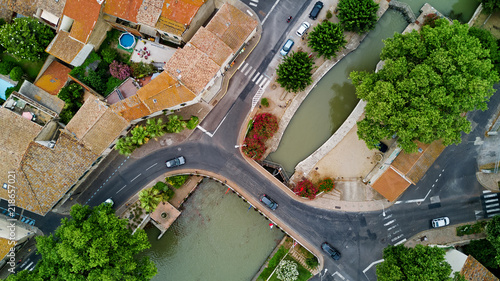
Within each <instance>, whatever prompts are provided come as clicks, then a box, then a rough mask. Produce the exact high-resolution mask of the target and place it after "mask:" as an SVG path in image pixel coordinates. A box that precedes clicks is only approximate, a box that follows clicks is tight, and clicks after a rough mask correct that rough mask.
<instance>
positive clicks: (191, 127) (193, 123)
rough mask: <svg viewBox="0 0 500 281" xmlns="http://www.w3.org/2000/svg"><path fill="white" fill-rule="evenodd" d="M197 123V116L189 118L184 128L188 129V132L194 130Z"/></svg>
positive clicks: (198, 120) (198, 119) (198, 121)
mask: <svg viewBox="0 0 500 281" xmlns="http://www.w3.org/2000/svg"><path fill="white" fill-rule="evenodd" d="M199 123H200V118H198V117H197V116H191V118H189V120H188V121H187V123H186V128H188V129H189V130H194V128H196V126H197V125H198V124H199Z"/></svg>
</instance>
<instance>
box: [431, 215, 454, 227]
mask: <svg viewBox="0 0 500 281" xmlns="http://www.w3.org/2000/svg"><path fill="white" fill-rule="evenodd" d="M431 224H432V227H434V228H438V227H442V226H447V225H449V224H450V219H449V218H448V217H442V218H437V219H433V220H432V221H431Z"/></svg>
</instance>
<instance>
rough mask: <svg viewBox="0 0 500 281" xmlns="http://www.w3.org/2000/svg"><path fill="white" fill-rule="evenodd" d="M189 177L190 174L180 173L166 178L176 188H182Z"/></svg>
mask: <svg viewBox="0 0 500 281" xmlns="http://www.w3.org/2000/svg"><path fill="white" fill-rule="evenodd" d="M188 178H189V176H188V175H178V176H172V177H168V178H165V181H166V182H167V183H168V184H170V185H171V186H173V187H175V188H180V187H181V186H182V185H183V184H184V183H185V182H186V181H187V179H188Z"/></svg>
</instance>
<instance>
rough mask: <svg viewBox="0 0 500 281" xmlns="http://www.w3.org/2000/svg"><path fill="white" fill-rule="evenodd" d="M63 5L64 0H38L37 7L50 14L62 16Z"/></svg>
mask: <svg viewBox="0 0 500 281" xmlns="http://www.w3.org/2000/svg"><path fill="white" fill-rule="evenodd" d="M33 2H35V1H33ZM65 5H66V0H58V1H55V0H38V8H41V9H43V10H44V11H47V12H50V13H51V14H53V15H55V16H56V17H58V18H60V17H61V16H62V14H63V10H64V6H65Z"/></svg>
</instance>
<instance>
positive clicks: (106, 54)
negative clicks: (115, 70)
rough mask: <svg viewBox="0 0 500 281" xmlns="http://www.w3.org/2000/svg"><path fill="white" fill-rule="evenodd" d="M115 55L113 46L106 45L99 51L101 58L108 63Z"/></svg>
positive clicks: (116, 53)
mask: <svg viewBox="0 0 500 281" xmlns="http://www.w3.org/2000/svg"><path fill="white" fill-rule="evenodd" d="M117 55H118V52H117V51H116V50H115V49H114V48H110V47H108V48H105V49H104V50H102V51H101V56H102V60H103V61H105V62H106V63H108V64H110V63H112V62H113V61H114V60H115V58H116V56H117Z"/></svg>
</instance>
